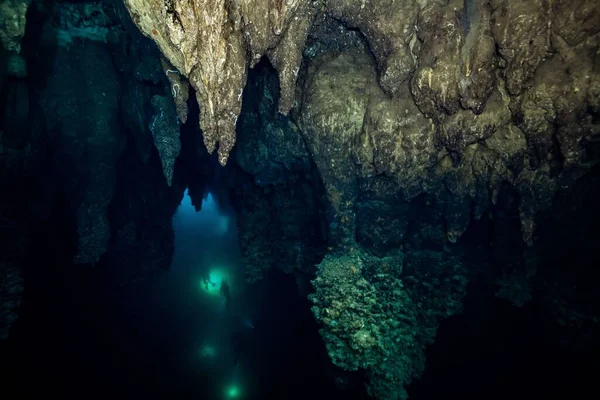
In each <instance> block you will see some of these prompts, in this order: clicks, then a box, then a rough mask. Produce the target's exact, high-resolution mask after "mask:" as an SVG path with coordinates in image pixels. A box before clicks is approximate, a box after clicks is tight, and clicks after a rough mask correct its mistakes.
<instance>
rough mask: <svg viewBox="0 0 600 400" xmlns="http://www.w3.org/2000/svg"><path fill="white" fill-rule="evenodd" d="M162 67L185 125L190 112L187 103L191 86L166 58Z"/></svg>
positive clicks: (162, 62) (179, 115)
mask: <svg viewBox="0 0 600 400" xmlns="http://www.w3.org/2000/svg"><path fill="white" fill-rule="evenodd" d="M160 65H161V66H162V69H163V72H164V73H165V75H166V76H167V79H168V80H169V83H170V84H171V95H172V96H173V101H174V102H175V109H176V110H177V116H178V117H179V120H180V121H181V123H182V124H185V123H186V121H187V117H188V112H189V109H188V105H187V101H188V99H189V98H190V84H189V82H188V81H187V80H186V79H185V78H184V77H182V76H181V74H180V73H179V71H177V70H176V69H175V67H173V66H172V65H171V64H170V63H169V61H168V60H166V59H165V58H164V57H161V59H160Z"/></svg>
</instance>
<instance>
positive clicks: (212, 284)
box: [200, 268, 230, 296]
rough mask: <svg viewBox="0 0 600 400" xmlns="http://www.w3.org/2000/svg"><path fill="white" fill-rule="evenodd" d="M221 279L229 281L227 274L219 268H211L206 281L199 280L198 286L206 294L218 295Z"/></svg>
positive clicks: (219, 293)
mask: <svg viewBox="0 0 600 400" xmlns="http://www.w3.org/2000/svg"><path fill="white" fill-rule="evenodd" d="M223 281H227V283H230V278H229V274H228V273H227V272H226V271H224V270H223V269H221V268H213V269H211V270H210V271H209V273H208V282H207V281H206V280H204V279H202V280H201V281H200V288H201V289H202V291H203V292H204V293H206V294H209V295H211V296H220V295H221V283H222V282H223Z"/></svg>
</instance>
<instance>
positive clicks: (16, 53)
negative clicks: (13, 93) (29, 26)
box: [0, 0, 31, 78]
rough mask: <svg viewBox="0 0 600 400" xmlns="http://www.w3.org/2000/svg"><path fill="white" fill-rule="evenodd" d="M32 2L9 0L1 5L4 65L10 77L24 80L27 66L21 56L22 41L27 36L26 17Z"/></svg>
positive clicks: (0, 18) (0, 24)
mask: <svg viewBox="0 0 600 400" xmlns="http://www.w3.org/2000/svg"><path fill="white" fill-rule="evenodd" d="M30 3H31V0H7V1H3V2H2V4H0V42H1V43H2V45H3V48H4V51H1V50H0V54H2V53H5V54H2V58H3V59H4V60H3V64H5V65H2V66H1V67H2V68H6V71H7V73H8V75H9V76H13V77H18V78H23V77H25V76H26V75H27V66H26V64H25V60H24V59H23V57H22V56H21V41H22V39H23V36H25V23H26V20H25V16H26V14H27V9H28V8H29V4H30Z"/></svg>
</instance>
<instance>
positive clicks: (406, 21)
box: [326, 0, 419, 95]
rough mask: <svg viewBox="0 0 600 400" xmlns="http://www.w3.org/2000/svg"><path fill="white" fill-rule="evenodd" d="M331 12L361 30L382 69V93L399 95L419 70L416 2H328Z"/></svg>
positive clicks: (331, 0)
mask: <svg viewBox="0 0 600 400" xmlns="http://www.w3.org/2000/svg"><path fill="white" fill-rule="evenodd" d="M326 6H327V11H328V12H329V13H331V14H332V15H333V16H334V17H335V18H338V19H341V20H343V21H345V22H346V23H347V24H349V25H350V26H352V27H355V28H358V29H360V31H361V33H362V34H363V35H365V37H366V38H367V41H368V43H369V47H370V49H371V51H372V52H373V54H374V55H375V59H376V61H377V66H378V69H379V84H380V85H381V87H382V89H383V90H384V91H385V92H386V93H388V94H392V95H395V94H397V93H398V92H399V91H400V90H401V88H402V84H403V83H404V81H406V80H408V79H409V78H410V74H411V72H412V71H413V70H414V68H415V57H416V56H415V55H414V54H413V52H412V48H413V46H414V45H415V42H416V29H415V24H416V20H417V13H418V11H419V6H418V4H417V2H416V1H415V0H397V1H389V0H369V1H367V0H327V1H326Z"/></svg>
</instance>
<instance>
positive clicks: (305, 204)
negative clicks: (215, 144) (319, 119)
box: [232, 62, 326, 281]
mask: <svg viewBox="0 0 600 400" xmlns="http://www.w3.org/2000/svg"><path fill="white" fill-rule="evenodd" d="M267 64H268V63H267V62H262V63H261V64H260V65H258V66H257V67H256V68H255V69H254V70H253V71H251V72H250V76H249V80H248V86H247V88H246V92H245V94H244V106H243V111H242V114H241V116H240V121H239V123H238V126H239V131H238V138H239V140H238V143H237V145H236V148H235V150H234V153H233V157H234V160H235V161H236V164H237V165H239V167H240V168H241V170H242V171H243V175H242V176H239V177H238V178H237V179H236V180H234V181H233V182H232V185H234V186H235V187H234V188H232V189H233V191H234V192H235V193H236V196H235V197H236V199H235V204H236V208H237V215H238V231H239V238H240V246H241V249H242V255H243V260H244V268H245V271H246V277H247V280H248V281H256V280H258V279H260V278H261V277H262V273H263V271H264V270H266V269H268V268H271V267H274V266H275V267H278V268H281V269H282V270H284V271H286V272H294V273H303V274H306V276H311V275H312V274H314V266H315V264H317V263H318V262H319V260H320V259H321V258H322V257H323V254H324V252H325V246H326V239H325V238H324V237H323V232H322V223H321V221H320V217H321V215H320V210H321V208H322V201H321V198H320V194H321V191H320V190H321V188H320V187H319V185H318V177H317V176H316V174H315V173H314V164H313V163H312V162H311V159H310V153H309V152H308V149H307V147H306V144H305V143H304V140H303V139H302V135H301V133H300V131H299V129H298V126H297V125H296V124H295V123H294V122H293V121H292V120H291V118H289V117H287V116H283V115H281V114H279V113H278V111H277V104H278V97H279V96H278V88H277V76H276V75H275V73H274V71H273V70H272V68H271V67H270V66H268V65H267Z"/></svg>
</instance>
